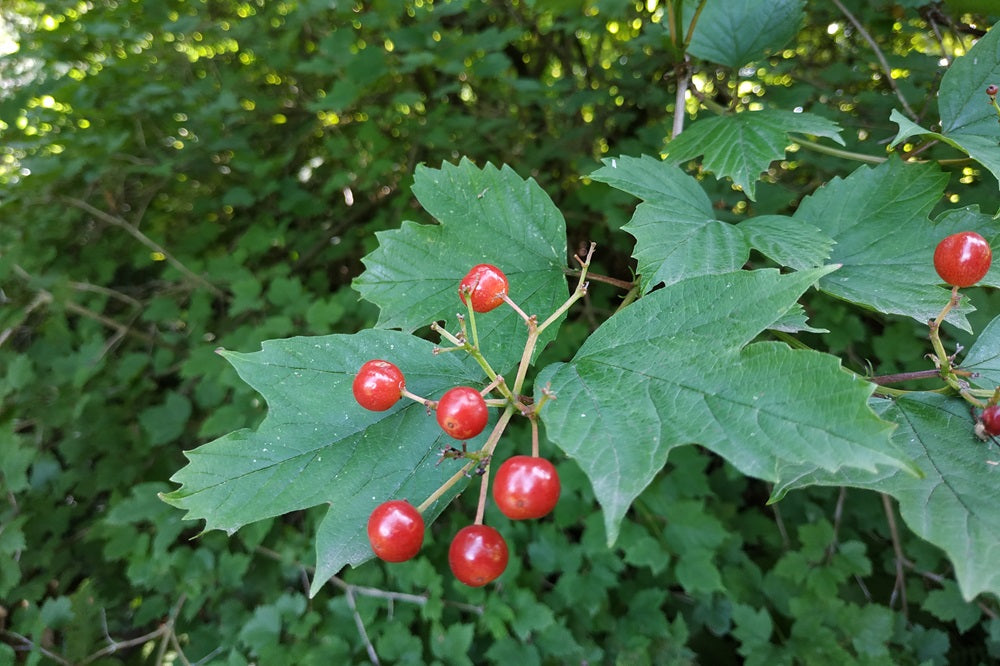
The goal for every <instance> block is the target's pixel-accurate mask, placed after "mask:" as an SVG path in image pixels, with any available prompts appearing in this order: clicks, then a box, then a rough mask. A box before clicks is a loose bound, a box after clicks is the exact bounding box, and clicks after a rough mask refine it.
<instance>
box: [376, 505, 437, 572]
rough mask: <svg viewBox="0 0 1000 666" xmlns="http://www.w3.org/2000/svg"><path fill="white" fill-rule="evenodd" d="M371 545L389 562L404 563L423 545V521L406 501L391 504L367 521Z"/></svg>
mask: <svg viewBox="0 0 1000 666" xmlns="http://www.w3.org/2000/svg"><path fill="white" fill-rule="evenodd" d="M368 542H369V543H371V546H372V550H373V551H374V552H375V555H376V556H378V557H379V558H380V559H383V560H385V561H386V562H405V561H406V560H408V559H410V558H412V557H413V556H414V555H416V554H417V552H418V551H419V550H420V546H422V545H423V543H424V518H423V516H421V515H420V512H419V511H417V510H416V509H415V508H414V507H413V505H412V504H410V503H409V502H407V501H406V500H389V501H388V502H383V503H382V504H379V505H378V506H377V507H375V510H374V511H372V514H371V516H369V517H368Z"/></svg>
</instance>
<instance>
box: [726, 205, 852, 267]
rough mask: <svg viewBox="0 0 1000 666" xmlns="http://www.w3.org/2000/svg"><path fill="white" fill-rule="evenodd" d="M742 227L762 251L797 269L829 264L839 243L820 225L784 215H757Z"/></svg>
mask: <svg viewBox="0 0 1000 666" xmlns="http://www.w3.org/2000/svg"><path fill="white" fill-rule="evenodd" d="M739 228H740V230H742V231H743V233H744V234H746V236H747V240H748V241H749V242H750V244H751V245H752V246H753V247H754V248H755V249H757V250H758V251H759V252H760V253H761V254H763V255H765V256H766V257H768V258H769V259H772V260H774V261H776V262H777V263H779V264H781V265H782V266H788V267H789V268H794V269H795V270H802V269H804V268H812V267H814V266H822V265H824V264H826V263H827V260H828V259H829V258H830V254H831V252H832V251H833V246H834V245H835V244H836V241H834V240H833V239H832V238H830V237H829V236H827V235H826V234H824V233H823V232H822V230H821V229H820V228H819V227H816V226H814V225H812V224H809V223H808V222H806V221H804V220H801V219H797V218H794V217H787V216H785V215H758V216H756V217H751V218H750V219H749V220H746V221H744V222H741V223H740V225H739Z"/></svg>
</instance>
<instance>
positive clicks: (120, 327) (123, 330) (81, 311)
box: [0, 264, 161, 345]
mask: <svg viewBox="0 0 1000 666" xmlns="http://www.w3.org/2000/svg"><path fill="white" fill-rule="evenodd" d="M14 272H15V273H17V275H18V276H19V277H20V278H22V279H23V280H25V281H26V282H29V283H30V282H31V281H32V277H31V275H29V274H28V273H27V272H26V271H25V270H24V269H23V268H21V267H20V266H18V265H16V264H15V266H14ZM33 288H34V289H35V291H36V293H37V295H36V296H35V300H34V301H32V302H31V303H30V304H29V305H28V308H27V310H26V312H30V311H31V310H34V309H35V308H36V307H38V306H39V305H41V304H43V303H55V302H56V300H55V297H54V296H53V295H52V292H50V291H48V290H47V289H43V288H41V287H33ZM59 305H61V306H62V307H64V308H66V310H68V311H70V312H72V313H74V314H78V315H81V316H83V317H87V318H88V319H93V320H94V321H96V322H99V323H101V324H103V325H104V326H107V327H108V328H111V329H114V330H115V331H117V332H118V334H119V335H131V336H133V337H135V338H138V339H139V340H142V341H143V342H145V343H146V344H149V345H157V344H161V343H160V342H158V341H157V340H156V338H154V337H152V336H150V335H147V334H145V333H142V332H140V331H136V330H135V329H133V328H131V327H129V326H126V325H124V324H122V323H120V322H117V321H115V320H114V319H111V318H110V317H106V316H104V315H102V314H101V313H99V312H94V311H93V310H91V309H89V308H85V307H83V306H82V305H78V304H77V303H74V302H73V301H62V302H60V303H59ZM7 337H9V333H8V332H7V331H4V332H3V334H2V335H0V344H3V342H4V341H5V340H6V339H7Z"/></svg>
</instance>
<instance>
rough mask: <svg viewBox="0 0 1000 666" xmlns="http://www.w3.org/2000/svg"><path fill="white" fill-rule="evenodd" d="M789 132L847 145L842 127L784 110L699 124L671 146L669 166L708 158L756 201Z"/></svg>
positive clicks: (706, 163) (707, 164) (707, 166)
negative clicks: (759, 180) (761, 182)
mask: <svg viewBox="0 0 1000 666" xmlns="http://www.w3.org/2000/svg"><path fill="white" fill-rule="evenodd" d="M789 132H799V133H802V134H813V135H816V136H825V137H828V138H830V139H833V140H834V141H836V142H837V143H839V144H841V145H843V144H844V141H843V139H841V138H840V127H838V126H837V124H836V123H834V122H831V121H829V120H827V119H826V118H823V117H821V116H817V115H814V114H811V113H794V112H792V111H784V110H780V109H768V110H764V111H749V112H745V113H737V114H733V115H727V116H717V117H713V118H708V119H706V120H699V121H698V122H696V123H694V124H692V125H691V126H690V127H688V128H686V129H685V130H684V132H683V133H681V134H680V135H678V136H677V137H676V138H675V139H673V140H672V141H671V142H670V143H669V144H667V151H668V161H669V162H670V163H672V164H678V163H680V162H684V161H686V160H689V159H692V158H694V157H697V156H699V155H703V156H704V157H703V159H702V166H703V167H704V168H705V169H707V170H708V171H711V172H712V173H714V174H716V175H717V176H719V177H723V176H725V177H728V178H732V180H733V182H734V183H735V184H736V185H738V186H739V187H740V188H741V189H742V190H743V191H744V192H745V193H746V195H747V197H749V198H750V199H751V200H753V199H754V197H755V194H756V188H757V178H758V177H759V176H760V174H761V173H762V172H764V171H766V170H767V168H768V167H769V166H770V164H771V162H773V161H775V160H780V159H781V158H783V157H784V156H785V148H786V146H788V144H789V143H791V139H790V138H789V136H788V134H789Z"/></svg>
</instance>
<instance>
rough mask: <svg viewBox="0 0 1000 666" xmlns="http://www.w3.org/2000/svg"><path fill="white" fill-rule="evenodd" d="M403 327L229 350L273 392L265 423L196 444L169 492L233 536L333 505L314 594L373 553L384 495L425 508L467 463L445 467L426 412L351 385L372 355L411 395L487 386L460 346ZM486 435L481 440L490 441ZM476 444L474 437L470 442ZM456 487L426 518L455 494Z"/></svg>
mask: <svg viewBox="0 0 1000 666" xmlns="http://www.w3.org/2000/svg"><path fill="white" fill-rule="evenodd" d="M432 349H433V344H432V343H430V342H427V341H426V340H421V339H419V338H415V337H413V336H410V335H407V334H404V333H400V332H397V331H386V330H367V331H362V332H360V333H357V334H355V335H329V336H322V337H298V338H289V339H285V340H269V341H266V342H264V344H263V347H262V349H261V351H259V352H254V353H251V354H241V353H236V352H225V353H224V354H225V356H226V358H227V359H228V360H229V361H230V363H232V365H233V367H234V368H236V371H237V372H238V373H239V375H240V377H241V378H242V379H243V380H244V381H245V382H247V384H249V385H250V386H252V387H253V388H254V389H256V390H257V391H259V392H260V393H261V395H263V396H264V398H265V399H266V400H267V404H268V413H267V417H266V418H265V419H264V421H263V423H261V425H260V426H259V427H258V428H257V429H256V430H246V429H244V430H238V431H236V432H233V433H230V434H228V435H226V436H224V437H220V438H219V439H217V440H215V441H213V442H209V443H208V444H204V445H202V446H200V447H198V448H197V449H194V450H192V451H188V452H186V454H185V455H187V457H188V460H189V463H188V465H187V466H185V467H184V468H182V469H181V470H180V471H178V472H177V473H176V474H175V475H174V476H173V477H172V478H171V480H172V481H174V482H176V483H179V484H181V487H180V488H179V489H177V490H175V491H173V492H170V493H167V494H164V495H163V496H162V497H163V499H164V500H166V501H167V502H169V503H170V504H173V505H174V506H176V507H178V508H181V509H184V510H185V511H186V514H185V517H186V518H188V519H197V520H205V529H206V530H212V529H221V530H225V531H226V532H228V533H230V534H231V533H233V532H234V531H235V530H237V529H238V528H240V527H241V526H243V525H246V524H248V523H251V522H254V521H258V520H262V519H264V518H268V517H271V516H278V515H281V514H284V513H287V512H289V511H295V510H299V509H306V508H309V507H313V506H318V505H320V504H329V505H330V509H329V511H328V513H327V517H326V519H324V521H323V523H322V527H321V528H320V536H319V537H318V538H317V540H316V547H317V575H316V578H315V580H314V583H313V592H314V593H315V591H316V590H317V589H318V588H319V587H321V586H322V585H323V584H324V583H325V582H326V580H327V578H328V577H329V576H330V575H332V574H334V573H336V572H337V571H339V570H340V569H341V568H342V567H343V566H344V565H345V564H352V565H355V566H356V565H358V564H360V563H362V562H364V561H365V560H368V559H370V558H371V557H372V553H371V548H370V546H369V545H368V539H367V535H366V534H365V525H366V523H367V516H368V514H369V513H371V511H372V509H374V508H375V506H377V505H378V504H380V503H381V502H383V501H385V500H388V499H393V498H402V499H408V500H410V501H411V502H412V503H413V504H419V503H420V502H422V501H423V500H424V499H426V498H427V497H428V496H429V495H430V494H431V493H432V492H433V491H434V490H436V489H437V488H438V487H439V486H440V485H441V484H442V483H443V482H444V481H445V480H446V479H447V478H448V477H450V476H451V475H452V474H453V473H454V472H455V471H456V469H457V467H456V465H454V464H448V463H442V464H440V465H439V464H438V462H439V457H440V453H441V450H443V449H444V448H445V447H446V446H448V445H450V444H453V443H454V440H452V439H451V438H450V437H448V436H447V435H445V434H444V433H443V432H442V431H441V428H440V427H439V426H438V424H437V421H436V420H435V419H434V417H433V416H432V415H429V414H428V413H427V410H426V408H425V407H424V406H423V405H420V404H418V403H416V402H413V401H410V400H407V399H405V398H404V399H402V400H400V402H399V403H397V404H396V405H395V406H394V407H393V408H392V409H390V410H388V411H386V412H370V411H367V410H365V409H363V408H361V407H360V406H359V405H358V404H357V402H355V400H354V397H353V395H352V393H351V383H352V382H353V380H354V375H355V373H356V372H357V369H358V368H359V367H361V365H362V363H364V362H365V361H367V360H368V359H371V358H386V359H389V360H392V361H393V362H395V363H396V364H397V365H398V366H399V367H400V369H401V370H402V371H403V374H404V376H405V377H406V386H407V389H409V390H410V391H412V392H414V393H416V394H418V395H421V396H424V397H427V398H431V399H436V398H439V397H440V396H441V394H442V393H444V391H446V390H447V389H448V388H450V387H452V386H457V385H476V384H477V383H481V382H482V370H481V369H480V368H479V366H478V365H476V364H475V363H474V362H471V361H470V360H469V359H468V358H467V357H462V356H459V355H458V354H442V355H435V354H433V353H432ZM487 434H488V433H484V434H482V435H480V436H479V438H478V439H481V440H485V438H486V436H487ZM471 442H472V443H470V446H473V447H474V446H475V442H476V440H471ZM462 485H463V484H461V483H460V484H458V485H457V486H456V487H455V488H454V489H453V490H452V491H451V492H450V493H449V494H448V495H447V496H446V497H445V498H444V499H442V500H441V501H439V502H438V503H437V504H436V505H435V507H433V508H432V509H431V511H430V512H429V514H428V517H427V518H428V522H430V521H431V520H433V518H434V516H436V515H437V513H439V512H440V510H441V509H442V508H443V507H444V506H445V505H446V504H447V503H448V501H450V499H451V498H452V497H454V495H455V494H456V493H457V491H458V490H460V488H461V486H462Z"/></svg>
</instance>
